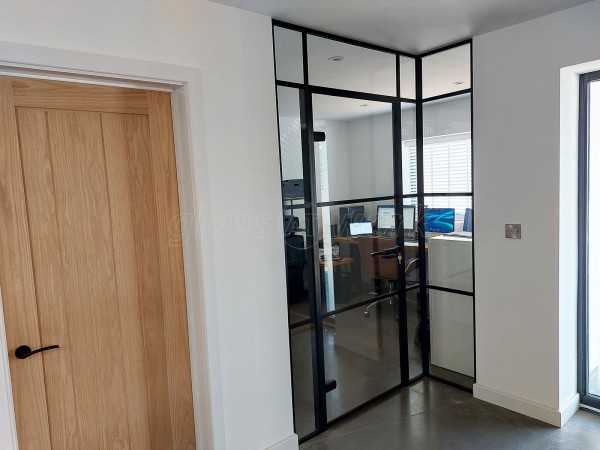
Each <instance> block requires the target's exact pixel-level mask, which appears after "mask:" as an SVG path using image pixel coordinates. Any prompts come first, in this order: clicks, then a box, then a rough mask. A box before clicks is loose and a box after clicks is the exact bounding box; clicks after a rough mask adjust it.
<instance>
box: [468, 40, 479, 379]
mask: <svg viewBox="0 0 600 450" xmlns="http://www.w3.org/2000/svg"><path fill="white" fill-rule="evenodd" d="M469 52H470V61H469V62H470V64H471V67H470V73H471V258H472V259H471V272H472V274H471V275H472V277H473V381H474V382H477V336H476V334H477V333H476V330H477V322H476V320H475V215H476V213H477V211H476V210H475V164H474V162H473V160H474V156H475V155H474V152H473V149H474V148H475V144H474V142H473V130H474V129H475V128H474V126H473V92H474V89H473V42H471V45H470V48H469Z"/></svg>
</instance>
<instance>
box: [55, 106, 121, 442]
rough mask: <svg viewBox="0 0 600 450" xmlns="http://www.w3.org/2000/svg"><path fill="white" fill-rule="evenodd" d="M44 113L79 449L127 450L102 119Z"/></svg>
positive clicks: (82, 115) (79, 115)
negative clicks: (59, 236)
mask: <svg viewBox="0 0 600 450" xmlns="http://www.w3.org/2000/svg"><path fill="white" fill-rule="evenodd" d="M47 114H48V128H49V130H50V132H49V133H50V145H51V149H52V161H53V172H54V174H55V188H56V191H57V193H56V202H57V205H56V208H57V211H58V221H59V228H60V230H61V242H62V245H63V256H64V259H65V266H66V270H65V288H66V289H65V291H66V302H65V304H66V305H67V307H68V310H67V314H68V315H69V322H68V323H69V334H70V336H71V346H72V363H73V371H74V377H73V378H74V381H75V393H76V400H77V408H78V417H79V429H80V436H81V442H82V448H86V449H88V448H89V449H102V448H110V449H125V448H129V447H128V441H129V436H128V420H127V419H128V417H127V411H126V403H124V402H123V401H122V400H123V398H125V395H126V394H125V389H124V387H123V386H124V373H123V367H122V365H123V359H122V351H121V346H122V343H121V336H120V324H119V315H118V300H117V288H116V279H115V278H116V277H115V274H114V260H113V253H112V252H113V244H112V233H111V224H110V211H109V204H108V192H107V185H106V176H105V175H106V172H105V164H104V150H103V146H102V133H101V125H100V116H99V114H94V113H84V112H78V113H73V112H63V111H48V113H47Z"/></svg>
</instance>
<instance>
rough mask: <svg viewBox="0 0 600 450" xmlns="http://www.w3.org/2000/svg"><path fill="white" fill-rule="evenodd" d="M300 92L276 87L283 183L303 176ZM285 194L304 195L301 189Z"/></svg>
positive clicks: (300, 196) (285, 193) (301, 196)
mask: <svg viewBox="0 0 600 450" xmlns="http://www.w3.org/2000/svg"><path fill="white" fill-rule="evenodd" d="M300 92H301V91H300V90H298V89H293V88H288V87H281V86H278V87H277V108H278V112H279V145H280V148H281V153H280V155H281V178H282V180H283V183H284V184H285V183H286V181H289V180H301V179H302V178H303V176H304V173H303V168H302V137H301V131H302V127H301V123H300ZM284 191H285V189H284ZM286 195H287V196H288V197H289V196H294V197H299V198H303V197H304V193H303V192H302V190H299V191H298V190H296V191H291V192H284V197H285V196H286ZM284 199H285V198H284Z"/></svg>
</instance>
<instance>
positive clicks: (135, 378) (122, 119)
mask: <svg viewBox="0 0 600 450" xmlns="http://www.w3.org/2000/svg"><path fill="white" fill-rule="evenodd" d="M101 119H102V135H103V137H104V155H105V158H106V173H107V179H108V192H109V199H110V209H111V216H112V218H111V220H112V232H113V246H114V255H115V269H116V275H117V287H118V294H119V314H120V316H121V336H122V339H123V357H124V358H125V361H126V364H125V367H124V368H125V381H126V389H127V399H128V414H129V429H130V436H131V448H132V449H135V450H146V449H151V448H153V447H152V443H151V434H152V433H151V430H150V417H151V413H150V408H149V401H148V380H147V378H148V375H149V374H150V375H151V374H152V372H153V370H154V369H155V368H153V367H146V364H145V349H144V334H143V333H144V332H143V327H142V321H141V318H142V308H141V305H140V302H141V298H140V295H139V288H138V283H137V272H138V267H137V261H136V250H135V232H134V223H133V213H132V211H133V209H134V208H135V207H137V205H136V204H134V202H133V200H132V198H131V192H130V187H129V158H128V156H127V153H128V151H127V148H128V146H130V145H136V143H140V142H141V143H142V145H143V143H144V142H147V141H148V137H147V136H144V135H143V131H145V130H146V127H144V126H143V125H140V122H143V121H144V120H145V117H140V116H130V118H128V117H126V116H123V115H118V114H103V115H102V116H101ZM131 141H133V142H131Z"/></svg>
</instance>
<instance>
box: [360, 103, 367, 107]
mask: <svg viewBox="0 0 600 450" xmlns="http://www.w3.org/2000/svg"><path fill="white" fill-rule="evenodd" d="M359 106H360V107H361V108H365V107H367V106H369V105H368V104H366V103H361V104H360V105H359Z"/></svg>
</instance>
